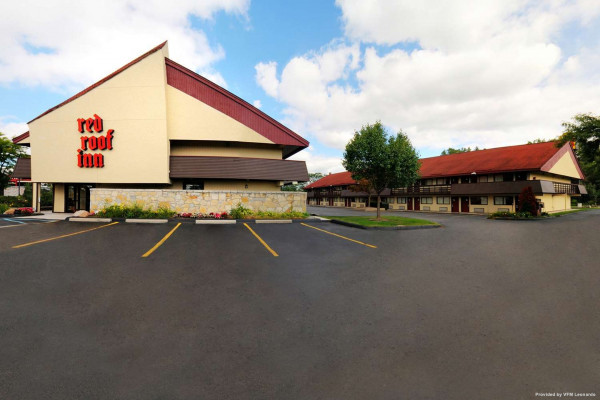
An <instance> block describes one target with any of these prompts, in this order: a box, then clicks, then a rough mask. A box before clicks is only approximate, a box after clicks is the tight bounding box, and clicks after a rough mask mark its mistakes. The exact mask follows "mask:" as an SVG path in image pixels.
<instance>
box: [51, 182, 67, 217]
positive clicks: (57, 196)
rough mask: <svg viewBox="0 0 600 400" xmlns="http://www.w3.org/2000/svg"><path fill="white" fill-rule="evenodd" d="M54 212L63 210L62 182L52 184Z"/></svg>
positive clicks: (63, 187) (63, 193) (63, 194)
mask: <svg viewBox="0 0 600 400" xmlns="http://www.w3.org/2000/svg"><path fill="white" fill-rule="evenodd" d="M52 211H54V212H65V185H64V184H62V183H55V184H54V205H53V207H52Z"/></svg>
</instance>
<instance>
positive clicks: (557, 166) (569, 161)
mask: <svg viewBox="0 0 600 400" xmlns="http://www.w3.org/2000/svg"><path fill="white" fill-rule="evenodd" d="M540 171H544V172H549V173H551V174H556V175H564V176H570V177H573V178H579V179H584V175H583V172H582V171H581V167H579V162H577V157H575V153H574V152H573V149H572V148H571V145H570V143H568V142H567V143H565V144H564V145H563V147H561V148H560V149H559V150H558V151H557V152H556V154H554V155H553V156H552V157H551V158H550V159H549V160H548V161H547V162H546V163H545V164H544V165H542V167H541V168H540Z"/></svg>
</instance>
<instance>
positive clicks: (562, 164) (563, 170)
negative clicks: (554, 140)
mask: <svg viewBox="0 0 600 400" xmlns="http://www.w3.org/2000/svg"><path fill="white" fill-rule="evenodd" d="M549 172H551V173H553V174H557V175H564V176H569V177H571V178H577V179H579V172H578V171H577V168H576V167H575V164H574V163H573V160H572V159H571V154H570V153H569V152H567V153H565V154H563V155H562V157H561V158H560V159H559V160H558V162H557V163H556V164H555V165H554V166H553V167H552V168H550V171H549Z"/></svg>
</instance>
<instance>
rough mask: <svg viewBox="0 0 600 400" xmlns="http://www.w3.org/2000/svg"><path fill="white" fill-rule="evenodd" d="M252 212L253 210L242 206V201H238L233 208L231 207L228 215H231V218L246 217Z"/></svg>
mask: <svg viewBox="0 0 600 400" xmlns="http://www.w3.org/2000/svg"><path fill="white" fill-rule="evenodd" d="M253 213H254V212H253V211H252V210H251V209H249V208H247V207H244V206H243V205H242V203H238V205H237V206H236V207H235V208H232V209H231V211H229V215H231V218H233V219H246V218H248V217H250V216H251V215H252V214H253Z"/></svg>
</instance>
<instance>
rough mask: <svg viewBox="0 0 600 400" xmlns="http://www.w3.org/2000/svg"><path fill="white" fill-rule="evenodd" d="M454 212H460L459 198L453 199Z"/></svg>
mask: <svg viewBox="0 0 600 400" xmlns="http://www.w3.org/2000/svg"><path fill="white" fill-rule="evenodd" d="M452 212H458V197H453V198H452Z"/></svg>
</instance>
